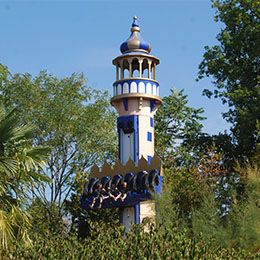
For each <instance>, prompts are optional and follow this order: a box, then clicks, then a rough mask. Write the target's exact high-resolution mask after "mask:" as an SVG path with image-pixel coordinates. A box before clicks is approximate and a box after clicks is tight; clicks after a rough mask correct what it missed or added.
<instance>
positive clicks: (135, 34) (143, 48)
mask: <svg viewBox="0 0 260 260" xmlns="http://www.w3.org/2000/svg"><path fill="white" fill-rule="evenodd" d="M120 50H121V52H122V53H129V52H144V53H150V51H151V44H150V43H148V42H146V41H145V40H144V39H143V38H142V36H141V34H140V27H139V25H138V23H137V17H136V16H134V17H133V23H132V28H131V35H130V37H129V38H128V39H127V40H126V41H125V42H123V43H122V44H121V46H120Z"/></svg>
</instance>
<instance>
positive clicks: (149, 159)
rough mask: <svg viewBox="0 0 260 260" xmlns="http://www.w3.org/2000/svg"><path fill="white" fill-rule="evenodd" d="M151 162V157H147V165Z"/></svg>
mask: <svg viewBox="0 0 260 260" xmlns="http://www.w3.org/2000/svg"><path fill="white" fill-rule="evenodd" d="M151 160H152V156H150V155H148V156H147V163H148V165H150V164H151Z"/></svg>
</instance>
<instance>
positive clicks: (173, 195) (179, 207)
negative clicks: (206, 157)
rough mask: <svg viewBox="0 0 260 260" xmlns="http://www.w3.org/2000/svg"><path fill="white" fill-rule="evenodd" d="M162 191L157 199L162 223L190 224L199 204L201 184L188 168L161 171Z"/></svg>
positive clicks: (201, 191) (202, 189) (183, 225)
mask: <svg viewBox="0 0 260 260" xmlns="http://www.w3.org/2000/svg"><path fill="white" fill-rule="evenodd" d="M163 174H164V176H163V178H164V179H163V182H164V184H163V193H162V195H161V196H160V197H159V199H158V209H159V218H160V219H161V221H162V222H163V223H175V226H176V227H178V226H180V227H185V226H186V225H188V226H189V225H190V217H191V216H192V214H193V212H194V210H195V209H196V208H197V207H198V206H199V205H200V202H201V196H202V194H203V191H204V187H203V185H202V184H201V183H200V182H199V181H198V180H197V179H196V178H195V177H194V175H193V174H191V172H190V171H189V169H185V168H181V169H180V168H175V167H172V168H170V169H165V170H164V172H163Z"/></svg>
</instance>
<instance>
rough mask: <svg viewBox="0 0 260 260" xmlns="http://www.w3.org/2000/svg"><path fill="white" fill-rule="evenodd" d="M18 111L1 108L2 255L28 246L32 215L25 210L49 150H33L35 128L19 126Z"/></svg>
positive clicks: (0, 189)
mask: <svg viewBox="0 0 260 260" xmlns="http://www.w3.org/2000/svg"><path fill="white" fill-rule="evenodd" d="M17 112H18V111H17V109H14V110H12V111H11V112H10V113H6V112H5V110H4V109H3V107H2V106H0V253H1V248H2V250H6V249H9V248H11V247H12V245H14V244H15V242H16V241H20V242H23V243H25V244H27V245H29V244H30V243H31V242H30V238H29V235H28V231H29V229H30V226H31V223H30V219H31V217H30V215H29V214H28V212H26V211H25V210H24V208H23V206H24V205H26V203H27V202H28V198H29V195H30V192H31V190H32V188H33V187H34V186H35V185H39V184H40V183H41V182H43V181H47V180H48V179H47V177H46V176H45V175H44V174H42V173H41V170H42V169H43V167H44V166H45V160H46V159H47V154H48V152H49V148H46V147H39V146H38V147H33V146H32V143H31V141H30V139H31V137H32V136H33V127H31V126H27V125H21V124H19V116H18V113H17Z"/></svg>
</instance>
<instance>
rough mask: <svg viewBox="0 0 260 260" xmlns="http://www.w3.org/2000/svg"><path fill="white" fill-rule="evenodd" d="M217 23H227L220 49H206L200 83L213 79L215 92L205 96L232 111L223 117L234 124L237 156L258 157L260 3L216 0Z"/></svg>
mask: <svg viewBox="0 0 260 260" xmlns="http://www.w3.org/2000/svg"><path fill="white" fill-rule="evenodd" d="M212 2H213V7H214V8H216V16H215V20H216V21H217V22H222V23H223V28H222V29H221V32H220V33H219V34H218V35H217V40H218V41H219V44H218V45H215V46H212V47H209V46H207V47H205V49H206V52H205V53H204V58H203V61H202V62H201V63H200V65H199V76H198V79H202V78H203V77H205V76H206V77H210V76H211V77H213V84H214V87H215V88H214V91H212V90H209V89H205V90H204V92H203V93H204V95H206V96H207V97H211V96H212V95H214V97H215V98H220V99H221V100H222V102H223V103H224V104H225V103H227V104H228V106H229V110H228V111H227V112H226V113H224V114H223V116H224V118H225V119H226V120H227V121H228V122H230V123H232V127H231V131H232V134H233V144H234V146H235V151H234V154H233V156H236V157H237V158H242V159H244V158H245V157H248V158H249V157H251V156H252V155H253V154H254V150H255V149H256V146H257V144H258V143H259V136H258V135H257V129H256V125H257V124H256V123H257V120H260V106H259V103H260V91H259V85H260V1H259V0H212Z"/></svg>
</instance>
